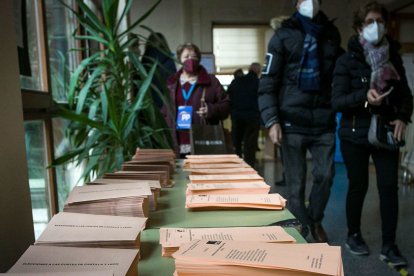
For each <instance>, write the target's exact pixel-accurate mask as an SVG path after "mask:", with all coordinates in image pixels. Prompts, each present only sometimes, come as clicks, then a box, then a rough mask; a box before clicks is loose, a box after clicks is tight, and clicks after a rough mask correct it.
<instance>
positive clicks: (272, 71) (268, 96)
mask: <svg viewBox="0 0 414 276" xmlns="http://www.w3.org/2000/svg"><path fill="white" fill-rule="evenodd" d="M283 52H284V51H283V42H282V40H281V38H280V36H279V32H276V33H275V34H274V35H273V37H272V39H271V40H270V42H269V45H268V53H267V54H266V64H265V65H264V67H263V71H262V77H261V79H260V83H259V90H258V103H259V111H260V113H261V116H262V120H263V122H264V124H265V126H266V127H267V128H269V127H271V126H272V125H273V124H275V123H279V116H278V106H279V102H278V94H279V90H280V86H281V80H282V77H283V63H284V57H283Z"/></svg>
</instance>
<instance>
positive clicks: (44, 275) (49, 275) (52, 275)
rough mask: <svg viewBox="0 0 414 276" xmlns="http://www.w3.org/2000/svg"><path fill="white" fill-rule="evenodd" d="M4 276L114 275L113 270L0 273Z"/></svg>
mask: <svg viewBox="0 0 414 276" xmlns="http://www.w3.org/2000/svg"><path fill="white" fill-rule="evenodd" d="M0 275H6V276H114V272H113V271H82V272H69V271H68V272H40V273H36V272H27V273H26V272H25V273H0Z"/></svg>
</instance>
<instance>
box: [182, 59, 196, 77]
mask: <svg viewBox="0 0 414 276" xmlns="http://www.w3.org/2000/svg"><path fill="white" fill-rule="evenodd" d="M183 65H184V66H183V69H184V71H186V72H187V73H190V74H195V73H197V71H198V67H199V62H198V60H196V59H191V58H190V59H187V60H186V61H184V64H183Z"/></svg>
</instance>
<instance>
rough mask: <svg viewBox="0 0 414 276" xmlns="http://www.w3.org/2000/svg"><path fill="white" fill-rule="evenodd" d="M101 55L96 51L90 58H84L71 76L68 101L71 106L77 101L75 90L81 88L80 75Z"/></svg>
mask: <svg viewBox="0 0 414 276" xmlns="http://www.w3.org/2000/svg"><path fill="white" fill-rule="evenodd" d="M99 55H100V53H96V54H94V55H92V56H90V57H89V58H86V59H84V60H82V62H81V63H80V64H79V66H78V67H77V68H76V70H75V71H74V72H73V74H72V77H71V78H70V85H69V94H68V103H69V106H70V107H71V106H73V104H74V103H75V91H76V89H77V88H79V81H80V80H79V78H80V75H81V74H82V73H83V72H84V71H85V69H86V68H87V67H88V66H90V64H91V63H92V62H93V61H94V60H95V58H97V57H98V56H99Z"/></svg>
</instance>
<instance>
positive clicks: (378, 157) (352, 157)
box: [341, 141, 399, 245]
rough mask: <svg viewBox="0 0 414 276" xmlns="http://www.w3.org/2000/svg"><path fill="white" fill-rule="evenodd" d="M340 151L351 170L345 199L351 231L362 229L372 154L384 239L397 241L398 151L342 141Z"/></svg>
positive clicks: (348, 170)
mask: <svg viewBox="0 0 414 276" xmlns="http://www.w3.org/2000/svg"><path fill="white" fill-rule="evenodd" d="M341 152H342V156H343V158H344V161H345V166H346V169H347V173H348V180H349V188H348V194H347V198H346V217H347V223H348V234H350V235H351V234H354V233H358V232H360V231H361V213H362V207H363V204H364V199H365V195H366V194H367V190H368V183H369V182H368V165H369V157H370V156H372V160H373V161H374V165H375V171H376V176H377V187H378V192H379V198H380V202H379V207H380V214H381V230H382V242H383V245H385V244H392V243H394V242H395V233H396V230H397V221H398V156H399V153H398V151H389V150H385V149H379V148H374V147H371V146H365V145H357V144H354V143H351V142H347V141H341Z"/></svg>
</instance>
